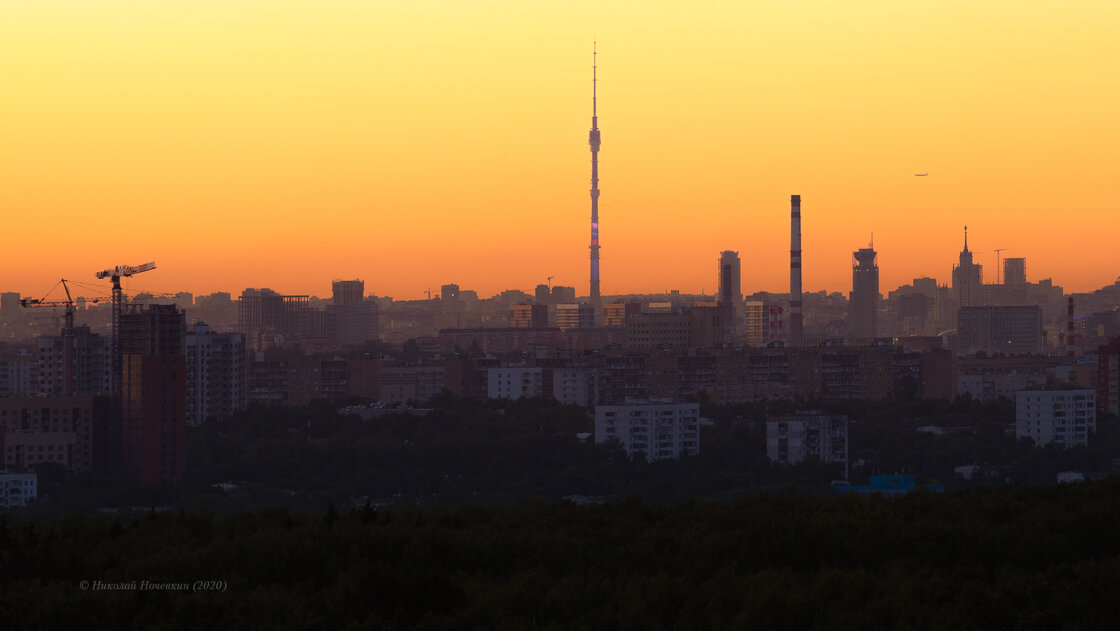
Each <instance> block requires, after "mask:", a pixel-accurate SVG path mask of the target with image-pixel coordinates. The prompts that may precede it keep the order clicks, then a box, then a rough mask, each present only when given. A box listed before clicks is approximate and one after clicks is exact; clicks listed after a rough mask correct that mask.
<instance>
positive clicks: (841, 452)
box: [766, 411, 848, 466]
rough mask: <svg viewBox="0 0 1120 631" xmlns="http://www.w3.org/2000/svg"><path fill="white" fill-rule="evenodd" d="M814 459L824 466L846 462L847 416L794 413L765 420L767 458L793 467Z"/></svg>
mask: <svg viewBox="0 0 1120 631" xmlns="http://www.w3.org/2000/svg"><path fill="white" fill-rule="evenodd" d="M808 456H816V457H817V458H819V459H820V460H821V462H825V463H842V464H844V465H845V466H846V465H847V463H848V417H847V416H844V415H842V414H825V413H824V412H818V411H808V412H796V413H794V414H792V415H789V416H776V417H774V418H771V419H769V420H767V421H766V457H768V458H770V460H771V461H772V462H777V463H781V464H794V463H797V462H801V461H803V460H805V458H806V457H808Z"/></svg>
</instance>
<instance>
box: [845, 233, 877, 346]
mask: <svg viewBox="0 0 1120 631" xmlns="http://www.w3.org/2000/svg"><path fill="white" fill-rule="evenodd" d="M877 257H878V254H877V253H876V252H875V250H874V249H872V248H869V247H868V248H860V249H859V250H856V251H855V252H853V253H852V293H851V294H850V295H849V300H848V336H849V337H853V338H874V337H878V332H879V327H878V324H877V320H878V317H879V265H878V263H877V262H876V258H877Z"/></svg>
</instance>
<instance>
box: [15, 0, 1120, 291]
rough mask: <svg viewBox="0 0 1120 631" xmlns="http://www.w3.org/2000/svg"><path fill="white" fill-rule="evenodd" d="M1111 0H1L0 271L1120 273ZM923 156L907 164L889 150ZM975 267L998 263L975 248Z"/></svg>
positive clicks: (178, 276) (444, 277) (41, 277)
mask: <svg viewBox="0 0 1120 631" xmlns="http://www.w3.org/2000/svg"><path fill="white" fill-rule="evenodd" d="M1118 30H1120V3H1116V2H1115V1H1114V0H1113V1H1107V2H1106V1H1100V2H1062V3H1058V2H1053V1H1047V2H1033V1H1023V0H1018V1H1015V2H1004V1H997V0H986V1H984V2H975V1H974V0H972V1H941V2H921V3H918V2H890V1H886V0H883V1H876V2H867V1H863V2H860V1H853V0H845V1H843V2H841V1H830V2H823V1H822V2H805V1H796V0H794V1H783V2H769V1H768V2H743V1H741V0H740V1H736V2H731V1H729V2H693V3H682V2H655V1H650V0H646V1H642V2H579V1H572V2H536V1H527V0H517V1H509V2H493V1H483V2H469V3H468V2H460V1H446V2H434V1H422V0H409V1H406V2H381V1H373V0H353V1H338V0H334V1H332V0H315V1H294V0H269V1H261V2H249V1H245V0H190V1H175V0H160V1H159V2H152V1H150V0H143V1H139V0H138V1H125V0H98V1H97V2H90V1H89V0H69V1H65V0H41V1H28V0H0V85H3V86H4V87H3V97H2V98H0V149H2V151H0V208H3V213H4V215H3V216H4V218H5V221H4V227H5V230H4V237H5V238H4V250H5V260H6V264H5V265H3V266H2V268H0V289H3V290H6V291H19V292H21V293H23V294H24V295H32V296H38V295H41V294H43V293H45V292H46V290H48V289H49V288H50V287H51V286H52V285H54V283H55V282H56V281H57V279H58V278H59V277H66V278H74V279H76V280H81V281H86V282H96V281H95V280H94V279H93V273H94V272H95V271H96V270H98V269H103V268H105V267H109V266H112V265H117V264H125V263H127V264H139V263H142V262H145V261H148V260H153V259H154V260H155V261H156V263H157V265H158V266H159V268H158V269H157V270H156V271H153V272H149V273H147V274H144V275H143V276H137V277H136V278H135V279H133V280H132V281H131V283H130V286H131V288H132V289H134V290H137V291H139V290H153V291H175V290H189V291H193V292H195V293H197V294H201V293H209V292H212V291H230V292H234V293H236V292H239V291H240V290H241V289H242V288H244V287H246V286H253V287H262V286H267V287H272V288H273V289H276V290H277V291H281V292H285V293H312V294H318V295H323V296H326V295H328V294H329V293H330V281H331V279H334V278H355V277H357V278H362V279H364V280H365V281H366V290H367V292H368V293H373V294H377V295H383V296H384V295H391V296H394V297H396V298H398V299H407V298H419V297H422V296H423V295H424V291H425V290H426V289H427V288H429V287H432V288H436V289H438V287H439V285H440V284H442V283H449V282H456V283H458V284H459V285H461V286H462V287H463V288H464V289H475V290H476V291H478V293H479V295H481V296H484V297H485V296H489V295H492V294H493V293H496V292H497V291H499V290H501V289H503V288H520V289H524V290H529V291H531V290H532V288H533V287H534V286H535V285H536V284H537V283H543V282H545V280H546V278H547V277H548V276H553V277H554V278H553V280H552V282H553V284H563V285H574V286H575V287H576V288H577V293H579V294H580V295H585V294H586V293H587V286H588V249H587V245H588V242H589V221H588V219H589V214H590V209H589V205H590V203H589V199H588V187H589V182H588V179H589V177H590V167H589V150H588V146H587V130H588V128H589V126H590V114H591V112H590V106H591V103H590V96H591V82H590V78H591V43H592V41H593V40H596V39H597V40H598V42H599V79H600V81H599V96H600V101H599V102H600V108H599V114H600V128H601V129H602V134H603V148H602V152H601V154H600V160H601V162H600V164H601V189H602V191H603V193H602V197H601V200H600V215H601V235H602V237H601V242H602V245H603V249H602V287H603V293H604V294H613V293H630V292H655V291H662V290H664V289H667V288H668V289H680V290H681V291H684V292H698V291H700V290H702V289H703V290H705V291H707V292H709V293H710V292H712V291H714V289H715V285H716V263H717V260H718V257H719V252H720V251H721V250H725V249H730V250H737V251H738V252H739V253H740V256H741V257H742V261H743V273H742V277H743V289H744V291H745V292H747V293H750V292H752V291H755V290H770V291H786V290H787V288H788V260H789V258H788V257H789V254H788V251H789V196H790V194H792V193H798V194H800V195H801V196H802V214H803V217H804V220H803V222H804V223H803V229H802V231H803V247H804V250H805V254H804V267H805V272H804V284H805V288H806V290H809V291H815V290H819V289H828V290H839V291H844V292H845V293H846V292H847V291H849V290H850V288H851V271H850V270H851V252H852V251H853V250H855V249H857V248H860V247H866V245H867V242H868V241H869V239H870V236H871V233H872V232H874V235H875V247H876V249H877V250H878V251H879V265H880V277H881V284H880V289H881V290H882V291H883V293H886V292H887V291H888V290H890V289H892V288H894V287H896V286H897V285H899V284H902V283H907V282H909V280H910V279H912V278H914V277H917V276H933V277H935V278H937V279H938V280H939V281H940V282H942V283H948V282H949V279H950V270H951V266H952V264H953V262H954V261H955V259H956V256H957V253H958V252H959V250H960V248H961V241H962V227H963V226H964V225H965V224H967V225H968V226H969V244H970V246H972V250H973V251H974V252H975V253H976V256H977V259H978V261H979V262H980V263H982V264H984V266H985V280H989V278H991V277H993V276H994V273H995V256H996V255H995V253H994V252H993V249H994V248H997V247H999V248H1007V250H1006V252H1004V254H1003V256H1018V257H1026V259H1027V275H1028V279H1029V280H1038V279H1040V278H1046V277H1053V279H1054V282H1055V283H1057V284H1060V285H1063V286H1064V287H1066V289H1067V290H1074V291H1084V290H1090V289H1094V288H1097V287H1099V286H1101V285H1104V284H1110V283H1112V282H1113V281H1114V280H1116V278H1117V276H1118V275H1120V262H1118V257H1117V255H1116V251H1117V246H1116V243H1117V234H1118V233H1120V212H1117V211H1118V210H1120V187H1118V186H1117V175H1118V172H1120V159H1118V157H1117V151H1118V147H1120V121H1118V117H1120V52H1118V48H1117V44H1116V33H1117V32H1118ZM918 172H928V173H929V176H928V177H924V178H919V177H914V174H915V173H918ZM991 280H994V278H991Z"/></svg>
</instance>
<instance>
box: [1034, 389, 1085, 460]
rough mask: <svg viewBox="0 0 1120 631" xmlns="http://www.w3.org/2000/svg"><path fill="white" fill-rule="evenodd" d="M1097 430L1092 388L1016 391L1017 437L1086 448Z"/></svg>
mask: <svg viewBox="0 0 1120 631" xmlns="http://www.w3.org/2000/svg"><path fill="white" fill-rule="evenodd" d="M1096 431H1097V403H1096V392H1094V391H1093V390H1026V391H1023V392H1016V393H1015V437H1016V438H1030V439H1031V440H1033V441H1034V444H1035V445H1036V446H1038V447H1042V446H1043V445H1049V444H1050V443H1055V444H1057V445H1059V446H1061V447H1065V448H1069V447H1086V446H1088V444H1089V435H1090V434H1092V433H1094V432H1096Z"/></svg>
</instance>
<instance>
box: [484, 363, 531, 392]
mask: <svg viewBox="0 0 1120 631" xmlns="http://www.w3.org/2000/svg"><path fill="white" fill-rule="evenodd" d="M543 394H544V388H543V371H542V370H541V367H540V366H501V367H498V368H487V369H486V396H487V398H490V399H522V398H531V397H539V396H542V395H543Z"/></svg>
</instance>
